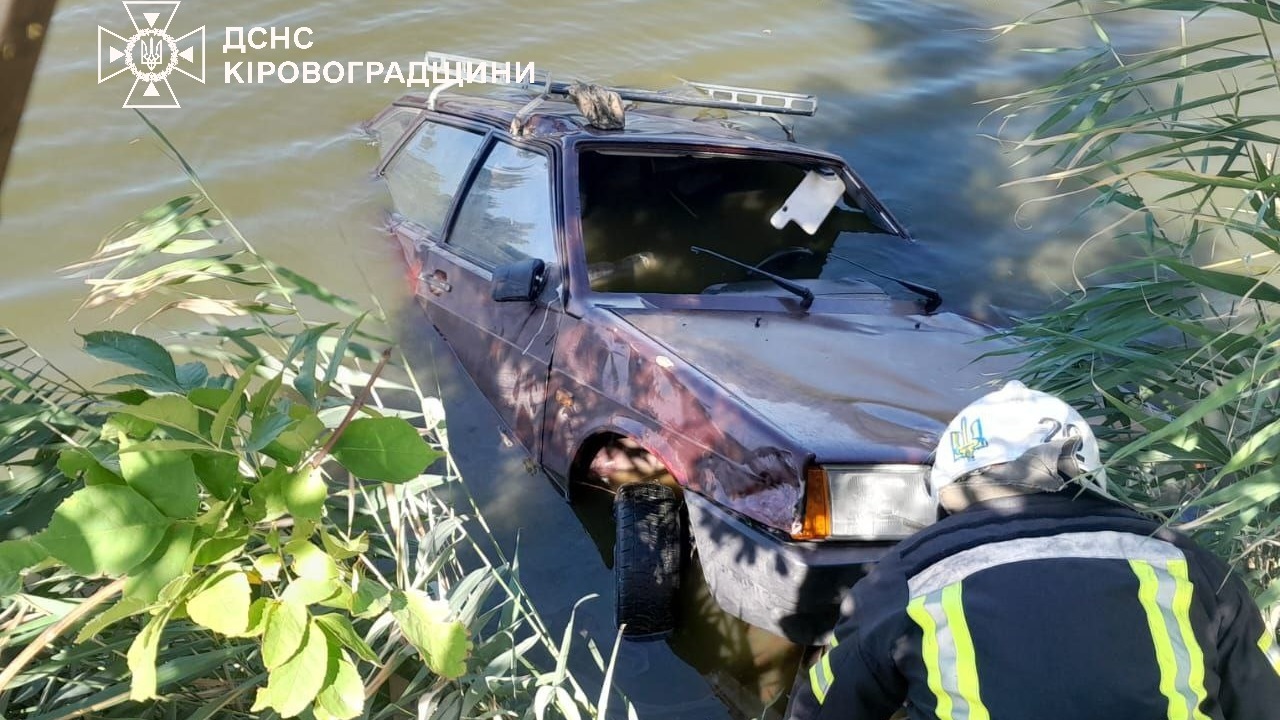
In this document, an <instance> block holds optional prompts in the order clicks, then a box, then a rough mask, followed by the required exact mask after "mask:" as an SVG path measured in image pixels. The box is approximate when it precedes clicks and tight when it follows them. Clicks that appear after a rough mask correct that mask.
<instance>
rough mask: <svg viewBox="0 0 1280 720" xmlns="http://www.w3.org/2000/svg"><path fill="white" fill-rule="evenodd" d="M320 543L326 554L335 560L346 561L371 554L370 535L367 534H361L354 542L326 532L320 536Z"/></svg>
mask: <svg viewBox="0 0 1280 720" xmlns="http://www.w3.org/2000/svg"><path fill="white" fill-rule="evenodd" d="M320 542H321V544H323V545H324V549H325V552H327V553H329V554H330V555H331V556H333V558H334V559H335V560H346V559H348V558H353V557H355V556H357V555H363V554H365V553H367V552H369V535H368V534H366V533H360V534H359V535H358V536H356V537H355V538H353V539H352V540H342V539H341V538H336V537H334V536H333V535H330V534H329V533H327V532H326V533H321V534H320Z"/></svg>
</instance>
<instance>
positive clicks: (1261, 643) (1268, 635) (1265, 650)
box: [1258, 628, 1280, 675]
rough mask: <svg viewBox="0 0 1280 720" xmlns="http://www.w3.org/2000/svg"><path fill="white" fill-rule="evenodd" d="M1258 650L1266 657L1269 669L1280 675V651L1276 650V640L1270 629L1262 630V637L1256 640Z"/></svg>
mask: <svg viewBox="0 0 1280 720" xmlns="http://www.w3.org/2000/svg"><path fill="white" fill-rule="evenodd" d="M1258 649H1259V650H1261V651H1262V654H1263V655H1266V656H1267V660H1268V661H1269V662H1270V663H1271V669H1272V670H1275V671H1276V674H1277V675H1280V649H1277V648H1276V639H1275V637H1274V633H1272V632H1271V629H1270V628H1264V629H1263V631H1262V637H1260V638H1258Z"/></svg>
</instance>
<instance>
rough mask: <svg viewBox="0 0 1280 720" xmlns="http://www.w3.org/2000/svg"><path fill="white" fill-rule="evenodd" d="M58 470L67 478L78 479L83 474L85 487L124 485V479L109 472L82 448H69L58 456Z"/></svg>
mask: <svg viewBox="0 0 1280 720" xmlns="http://www.w3.org/2000/svg"><path fill="white" fill-rule="evenodd" d="M58 469H59V470H61V471H62V474H63V475H66V476H67V477H69V478H73V479H74V478H78V477H80V476H81V474H82V473H83V475H84V484H85V485H124V484H125V483H124V478H122V477H120V476H119V475H117V474H115V473H113V472H111V470H109V469H107V467H106V466H105V465H103V464H102V462H101V461H100V460H99V459H98V458H97V457H96V456H95V455H94V454H93V453H92V452H90V451H88V450H86V449H84V448H78V447H69V448H67V449H65V450H63V451H62V452H61V453H59V455H58Z"/></svg>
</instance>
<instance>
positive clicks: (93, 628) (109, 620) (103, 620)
mask: <svg viewBox="0 0 1280 720" xmlns="http://www.w3.org/2000/svg"><path fill="white" fill-rule="evenodd" d="M149 607H151V603H149V602H145V601H143V600H140V599H138V598H131V597H126V598H121V599H120V601H119V602H117V603H116V604H115V605H112V606H111V607H109V608H107V609H106V610H104V611H103V612H102V613H100V614H99V615H97V616H96V617H94V618H93V619H92V620H90V621H89V622H87V623H85V624H84V627H83V628H80V632H79V633H78V634H77V635H76V644H77V645H79V644H81V643H84V642H87V641H89V640H92V639H93V638H95V637H97V636H98V634H99V633H101V632H102V631H103V630H106V629H107V628H108V627H110V626H112V625H114V624H116V623H118V622H120V621H121V620H124V619H125V618H130V617H133V616H134V615H141V614H142V613H144V612H146V611H147V608H149Z"/></svg>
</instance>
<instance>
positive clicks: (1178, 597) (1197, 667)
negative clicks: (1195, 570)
mask: <svg viewBox="0 0 1280 720" xmlns="http://www.w3.org/2000/svg"><path fill="white" fill-rule="evenodd" d="M1167 567H1168V569H1169V574H1170V575H1172V576H1173V580H1174V583H1175V586H1174V591H1173V616H1174V617H1175V618H1177V621H1178V632H1180V633H1181V634H1182V644H1183V645H1184V646H1185V647H1186V649H1187V659H1188V661H1189V662H1190V667H1188V668H1187V686H1188V687H1189V688H1190V689H1191V695H1192V699H1193V702H1194V703H1195V704H1194V705H1192V707H1191V716H1192V717H1193V718H1196V720H1209V719H1208V716H1207V715H1205V714H1204V712H1202V711H1201V710H1200V707H1201V706H1202V705H1203V704H1204V701H1205V698H1207V697H1208V696H1209V693H1208V692H1206V691H1205V689H1204V652H1203V651H1201V650H1200V643H1199V642H1198V641H1197V640H1196V634H1195V631H1193V630H1192V629H1191V596H1192V594H1194V592H1195V586H1194V585H1192V584H1191V576H1190V575H1189V574H1188V571H1187V561H1186V560H1170V561H1169V562H1168V564H1167Z"/></svg>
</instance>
